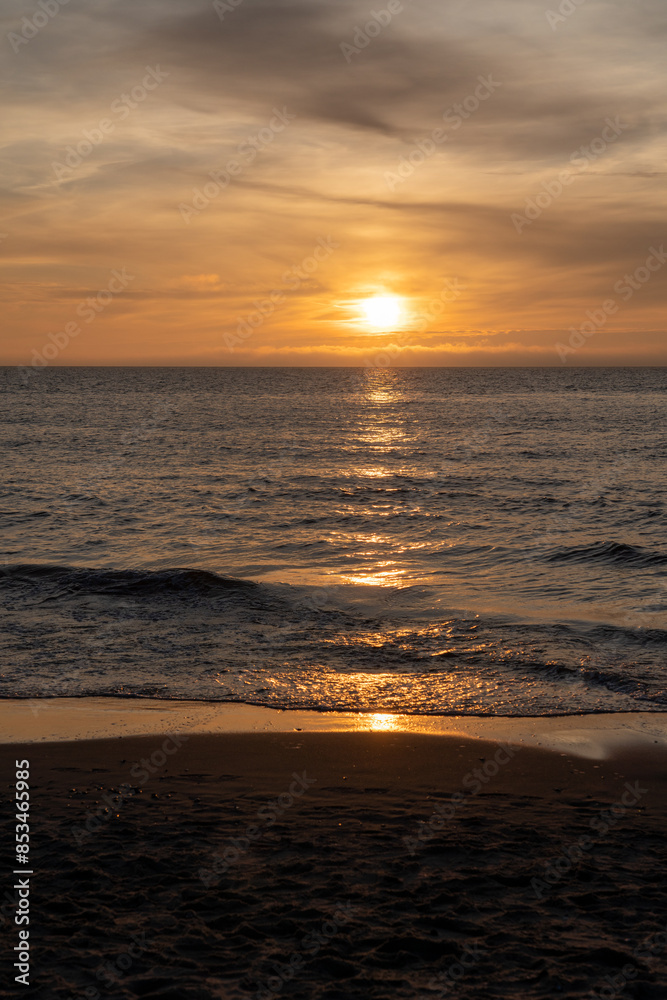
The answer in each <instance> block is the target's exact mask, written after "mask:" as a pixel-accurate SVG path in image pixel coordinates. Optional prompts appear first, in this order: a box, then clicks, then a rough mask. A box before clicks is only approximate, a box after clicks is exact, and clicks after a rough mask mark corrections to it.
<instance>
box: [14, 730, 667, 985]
mask: <svg viewBox="0 0 667 1000" xmlns="http://www.w3.org/2000/svg"><path fill="white" fill-rule="evenodd" d="M46 714H47V713H45V715H46ZM495 721H496V722H497V723H499V724H502V721H503V720H495ZM523 721H524V723H526V721H527V720H523ZM531 721H532V722H533V723H534V721H535V720H531ZM550 721H554V720H550ZM657 724H658V720H656V722H655V725H657ZM586 726H588V729H586ZM577 727H580V728H582V731H585V732H587V733H588V734H589V735H588V736H587V737H586V738H585V739H584V740H583V743H582V746H583V747H584V748H585V750H586V752H585V753H581V754H577V753H575V752H573V751H572V747H573V746H576V739H574V737H573V736H572V735H570V737H569V739H570V751H569V752H565V751H564V750H562V749H561V750H551V751H547V750H544V749H540V748H538V747H536V746H529V745H522V744H521V742H520V739H519V738H516V739H512V738H511V734H508V738H502V739H501V738H500V736H497V737H496V738H495V739H493V740H486V739H482V738H481V737H479V736H475V737H472V736H467V735H466V734H465V731H464V730H465V727H462V731H461V732H458V733H455V734H453V735H449V736H447V735H441V736H430V735H423V734H420V733H414V732H412V733H405V732H397V731H390V732H338V733H317V732H297V731H292V732H275V733H266V732H263V733H258V732H245V733H214V734H196V733H195V734H190V733H188V732H186V731H184V730H183V729H182V728H181V731H180V734H177V735H175V736H174V735H172V736H171V737H168V736H167V735H166V733H165V731H163V732H161V733H153V734H152V735H149V736H127V737H123V738H120V739H119V738H115V739H105V740H92V741H91V740H61V741H60V742H39V743H36V742H32V743H25V744H21V743H14V744H13V745H4V746H2V782H3V788H5V789H7V788H8V787H9V786H10V785H11V783H12V779H13V765H14V761H15V759H22V758H27V759H29V760H30V762H31V786H32V789H31V790H32V797H33V801H32V820H31V825H32V831H31V835H32V838H33V839H32V844H33V848H34V851H33V855H32V868H33V870H34V873H35V874H34V876H33V877H32V895H31V924H30V932H31V938H30V940H31V945H33V946H34V950H33V955H34V959H33V966H32V969H33V974H32V977H31V985H32V995H34V996H37V997H39V998H45V1000H47V998H58V1000H61V998H62V1000H65V998H69V997H72V996H74V997H88V998H94V997H97V996H99V997H104V998H109V1000H112V998H130V997H132V998H134V997H149V998H150V997H156V998H157V997H160V998H163V1000H172V998H173V1000H176V998H179V1000H181V998H184V1000H188V998H191V1000H195V998H202V1000H203V998H223V997H230V998H231V997H233V998H237V997H238V998H241V997H256V998H259V997H262V998H263V997H268V996H284V997H294V998H304V1000H305V998H318V1000H319V998H325V1000H337V998H340V1000H342V998H348V997H359V998H361V997H369V998H390V997H391V998H401V1000H402V998H406V1000H407V998H410V1000H413V998H421V997H424V998H426V997H451V996H454V995H456V996H457V997H460V998H483V997H484V998H485V997H492V998H501V997H502V998H515V997H516V998H519V997H553V996H562V997H572V998H574V997H584V996H589V993H590V991H591V990H594V991H595V992H596V994H597V995H601V996H603V997H610V996H611V993H610V992H609V991H611V990H616V991H617V992H616V993H615V994H614V995H621V993H623V995H624V996H627V997H636V998H642V1000H658V998H663V997H664V985H663V984H664V978H665V969H666V963H665V957H666V956H667V947H666V944H667V937H666V936H665V934H664V932H665V929H666V928H667V887H666V886H665V882H664V877H663V874H664V871H665V866H666V864H667V837H666V836H665V820H666V819H667V755H666V754H665V750H664V747H663V744H662V741H661V740H660V739H659V736H658V735H652V734H650V733H649V732H648V730H645V731H643V733H642V735H641V737H639V736H638V737H637V738H636V739H634V740H629V739H628V740H625V741H624V742H623V743H622V744H619V743H618V741H616V742H614V741H613V740H612V742H611V743H610V744H609V745H607V746H606V747H605V749H604V752H601V753H592V752H591V746H592V745H594V741H593V743H591V739H590V724H589V720H587V721H586V724H585V725H584V722H582V720H576V719H575V720H573V719H570V720H568V721H567V724H565V722H562V726H561V732H564V731H567V732H570V734H572V733H573V732H574V733H575V735H576V730H577ZM173 728H178V727H173ZM472 728H474V726H472ZM528 728H530V726H529V727H528ZM612 728H613V727H612ZM635 728H637V727H635ZM639 728H640V729H641V727H639ZM172 732H173V729H172ZM1 809H2V830H3V843H4V844H5V845H7V844H10V842H11V841H13V836H14V822H15V821H14V818H13V810H12V811H11V812H10V810H9V806H8V804H7V802H6V800H5V801H3V803H2V806H1ZM5 871H6V872H8V873H9V872H11V861H8V862H7V864H6V865H5ZM11 884H12V883H11V874H7V876H6V878H5V885H6V888H7V889H8V890H9V889H10V887H11ZM3 893H4V888H3ZM10 897H11V893H10ZM3 912H4V915H5V917H9V918H10V919H13V907H12V906H11V904H9V903H7V902H6V901H4V911H3ZM4 930H5V931H7V933H3V949H5V955H4V956H3V957H5V958H8V957H9V954H10V952H11V948H12V947H13V945H14V944H15V940H14V939H15V936H16V935H15V931H16V928H14V927H13V926H10V925H9V924H8V923H5V925H4ZM4 967H5V969H7V968H9V966H8V965H6V964H5V966H4ZM608 977H610V978H608ZM8 985H9V986H10V989H9V995H16V993H15V991H14V990H13V989H12V988H11V987H12V986H13V984H12V983H11V981H8ZM19 988H20V987H18V986H17V987H16V991H18V989H19Z"/></svg>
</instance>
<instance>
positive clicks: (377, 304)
mask: <svg viewBox="0 0 667 1000" xmlns="http://www.w3.org/2000/svg"><path fill="white" fill-rule="evenodd" d="M362 307H363V310H364V313H365V315H366V321H367V322H368V323H369V324H370V326H372V327H375V328H376V329H378V330H380V329H385V330H386V329H391V328H392V327H395V326H396V325H397V324H398V323H399V321H400V319H401V316H402V313H403V306H402V304H401V300H400V299H399V298H397V297H396V296H395V295H376V296H374V297H373V298H372V299H366V301H365V302H364V303H363V304H362Z"/></svg>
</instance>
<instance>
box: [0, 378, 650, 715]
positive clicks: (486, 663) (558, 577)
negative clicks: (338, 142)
mask: <svg viewBox="0 0 667 1000" xmlns="http://www.w3.org/2000/svg"><path fill="white" fill-rule="evenodd" d="M2 378H3V388H4V390H5V391H4V392H3V412H2V440H3V446H4V452H5V457H6V464H5V469H6V474H5V477H4V482H5V485H4V488H3V491H2V501H1V504H0V508H1V509H0V515H1V517H2V521H3V527H4V531H3V543H2V544H3V563H4V573H3V574H2V577H1V578H0V590H1V591H2V596H3V605H4V610H3V612H2V614H3V619H4V620H3V625H4V629H3V633H4V638H3V640H2V642H3V647H2V671H1V676H0V694H2V695H4V696H12V695H20V696H25V697H37V696H40V695H46V694H59V695H69V694H77V695H83V694H97V695H104V694H108V695H117V694H126V695H128V696H131V695H135V696H137V695H140V696H157V697H167V698H194V699H220V700H241V701H251V702H257V703H262V704H267V705H274V706H283V707H288V706H289V707H307V708H317V709H335V708H345V709H361V710H367V711H376V712H377V711H391V712H394V711H407V712H434V713H484V714H503V715H507V714H517V715H521V714H555V713H562V712H579V711H628V710H633V709H644V710H646V709H649V710H650V709H653V710H659V711H664V710H667V683H666V678H667V663H666V659H667V657H666V650H667V614H666V611H667V537H666V532H665V488H664V470H665V457H666V455H667V445H666V441H665V426H666V425H667V421H666V419H665V418H666V416H667V392H666V390H667V370H665V369H641V368H634V369H574V370H571V369H570V370H568V369H563V370H561V369H391V370H374V369H191V368H190V369H99V368H88V369H85V368H83V369H47V370H44V371H42V372H39V373H37V375H35V377H34V378H31V379H30V380H29V384H27V385H26V384H24V382H23V380H22V378H21V377H20V375H18V374H17V371H16V370H15V369H5V370H4V371H3V372H2Z"/></svg>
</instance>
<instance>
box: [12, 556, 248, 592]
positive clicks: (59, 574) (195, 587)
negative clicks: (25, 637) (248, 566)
mask: <svg viewBox="0 0 667 1000" xmlns="http://www.w3.org/2000/svg"><path fill="white" fill-rule="evenodd" d="M12 584H14V585H16V584H18V585H21V584H22V585H28V586H33V587H38V586H42V587H43V586H46V587H51V588H53V589H57V590H59V591H61V592H62V591H65V592H81V591H83V592H85V593H88V594H120V593H128V594H129V593H141V594H145V595H147V596H158V597H159V596H160V595H161V594H174V593H182V592H185V591H188V592H190V593H192V592H196V593H199V594H202V595H206V594H209V595H210V594H214V593H220V592H224V593H229V592H230V591H234V590H244V591H247V590H253V589H256V588H257V587H258V586H259V585H258V584H256V583H253V581H252V580H239V579H235V578H233V577H225V576H219V575H218V574H217V573H212V572H209V571H208V570H203V569H188V568H184V569H165V570H130V569H128V570H114V569H93V568H85V567H84V568H77V567H72V566H51V565H39V564H18V565H9V566H5V567H4V568H3V569H2V571H1V572H0V586H3V585H4V586H7V585H10V586H11V585H12Z"/></svg>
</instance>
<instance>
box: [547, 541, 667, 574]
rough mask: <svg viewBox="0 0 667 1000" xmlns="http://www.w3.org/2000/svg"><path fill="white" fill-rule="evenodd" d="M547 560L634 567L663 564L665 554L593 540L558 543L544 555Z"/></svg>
mask: <svg viewBox="0 0 667 1000" xmlns="http://www.w3.org/2000/svg"><path fill="white" fill-rule="evenodd" d="M544 558H545V560H546V561H547V562H572V563H588V562H591V563H608V564H610V565H614V566H633V567H635V568H641V567H646V568H649V567H653V566H665V565H667V554H665V553H663V552H652V551H650V550H649V549H644V548H642V547H641V546H639V545H627V544H625V543H623V542H594V543H593V544H592V545H574V546H566V545H559V546H558V547H557V548H555V549H552V550H551V551H550V552H548V553H547V554H546V555H545V556H544Z"/></svg>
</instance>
